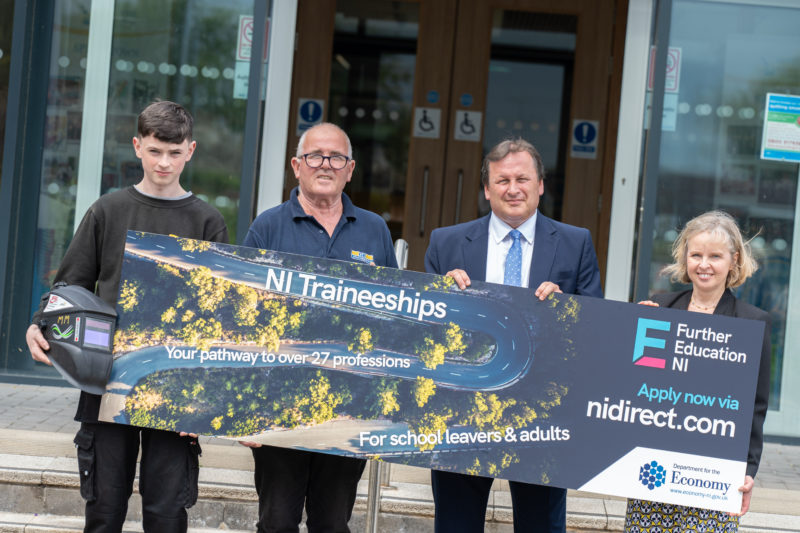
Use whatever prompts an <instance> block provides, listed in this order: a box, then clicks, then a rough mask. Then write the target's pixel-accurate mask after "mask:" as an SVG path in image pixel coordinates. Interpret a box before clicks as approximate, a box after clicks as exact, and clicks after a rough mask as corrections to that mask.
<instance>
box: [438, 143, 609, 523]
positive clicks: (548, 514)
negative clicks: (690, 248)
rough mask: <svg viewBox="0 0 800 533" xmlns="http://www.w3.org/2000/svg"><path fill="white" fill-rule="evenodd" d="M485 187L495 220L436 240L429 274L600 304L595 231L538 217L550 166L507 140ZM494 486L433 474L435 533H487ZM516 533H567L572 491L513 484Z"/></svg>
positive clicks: (491, 161) (494, 154)
mask: <svg viewBox="0 0 800 533" xmlns="http://www.w3.org/2000/svg"><path fill="white" fill-rule="evenodd" d="M481 180H482V182H483V190H484V194H485V195H486V199H487V200H488V201H489V204H490V205H491V208H492V212H491V214H489V215H487V216H485V217H483V218H480V219H478V220H474V221H472V222H467V223H464V224H458V225H456V226H450V227H447V228H439V229H436V230H434V231H433V233H431V243H430V246H429V247H428V251H427V252H426V254H425V269H426V270H427V271H428V272H432V273H436V274H446V275H448V276H451V277H452V278H453V279H454V280H455V281H456V283H457V284H458V286H459V287H460V288H462V289H463V288H465V287H466V286H468V285H469V284H470V280H471V279H476V280H481V281H488V282H492V283H503V284H506V285H518V286H522V287H529V288H531V289H533V288H535V295H536V297H537V298H539V299H540V300H544V299H545V298H547V297H548V296H549V295H550V294H551V293H553V292H566V293H570V294H581V295H586V296H595V297H598V298H599V297H602V289H601V287H600V271H599V269H598V266H597V256H596V255H595V252H594V247H593V246H592V238H591V235H590V234H589V231H588V230H586V229H584V228H577V227H575V226H569V225H567V224H562V223H560V222H556V221H554V220H551V219H549V218H547V217H545V216H544V215H542V214H541V213H537V207H538V206H539V197H540V196H541V195H542V193H543V192H544V183H543V180H544V164H543V162H542V158H541V156H540V155H539V152H538V151H537V150H536V148H534V147H533V145H532V144H530V143H529V142H527V141H525V140H523V139H513V140H506V141H503V142H501V143H500V144H498V145H496V146H495V147H494V148H492V150H491V151H489V153H488V154H486V157H485V158H484V161H483V167H482V168H481ZM492 481H493V479H492V478H488V477H480V476H469V475H465V474H456V473H453V472H443V471H439V470H433V471H431V485H432V488H433V498H434V502H435V505H436V517H435V529H436V532H437V533H449V532H453V533H456V532H457V533H478V532H482V531H483V527H484V520H485V515H486V504H487V502H488V498H489V491H490V489H491V486H492ZM510 486H511V501H512V504H513V509H514V531H515V533H521V532H526V533H529V532H563V531H565V530H566V502H567V491H566V490H564V489H559V488H552V487H546V486H539V485H532V484H528V483H520V482H513V481H512V482H510Z"/></svg>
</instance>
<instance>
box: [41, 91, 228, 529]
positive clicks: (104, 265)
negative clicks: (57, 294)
mask: <svg viewBox="0 0 800 533" xmlns="http://www.w3.org/2000/svg"><path fill="white" fill-rule="evenodd" d="M195 147H196V143H195V141H193V140H192V117H191V115H190V114H189V113H188V112H187V111H186V110H185V109H184V108H183V107H181V106H180V105H178V104H175V103H173V102H166V101H161V102H155V103H153V104H150V105H149V106H148V107H147V108H145V109H144V111H142V113H141V114H140V115H139V123H138V133H137V136H136V137H134V138H133V149H134V151H135V152H136V157H138V158H139V159H141V161H142V170H143V177H142V180H141V181H140V182H139V183H137V184H136V185H133V186H130V187H127V188H125V189H121V190H118V191H115V192H112V193H109V194H106V195H104V196H102V197H100V199H98V200H97V201H96V202H95V203H94V204H92V206H91V207H90V208H89V210H88V211H87V212H86V215H85V216H84V217H83V220H82V221H81V223H80V226H78V229H77V231H76V232H75V236H74V237H73V239H72V242H71V243H70V245H69V249H67V252H66V254H65V255H64V259H63V260H62V262H61V265H60V267H59V269H58V272H57V273H56V277H55V279H54V283H55V282H65V283H67V284H70V285H80V286H82V287H84V288H86V289H88V290H91V291H95V293H96V294H97V295H98V296H99V297H100V298H102V299H103V300H105V301H106V302H108V303H109V304H110V305H112V306H114V305H116V302H117V294H118V291H119V282H120V274H121V269H122V260H123V251H124V248H125V238H126V233H127V231H128V230H137V231H147V232H151V233H161V234H173V235H178V236H180V237H186V238H190V239H201V240H206V241H214V242H227V241H228V230H227V228H226V226H225V220H224V219H223V218H222V215H221V214H220V213H219V211H217V210H216V209H214V208H213V207H211V206H210V205H208V204H206V203H205V202H203V201H202V200H200V199H199V198H198V197H197V196H195V195H193V194H192V193H191V192H187V191H185V190H184V189H183V187H181V184H180V176H181V172H183V168H184V166H185V165H186V163H187V162H188V161H189V160H190V159H191V158H192V155H193V154H194V150H195ZM45 301H46V299H45V300H44V301H43V304H44V303H45ZM41 310H42V307H40V308H39V311H37V313H36V314H35V315H34V317H33V324H31V326H29V327H28V331H27V333H26V340H27V343H28V348H29V349H30V352H31V356H32V357H33V359H34V360H36V361H39V362H42V363H46V364H51V363H50V360H49V358H48V357H47V353H46V351H47V350H48V349H49V345H48V343H47V341H46V340H45V339H44V336H43V335H42V332H41V330H40V328H39V326H38V321H39V316H40V313H41ZM100 399H101V397H100V396H97V395H93V394H88V393H86V392H81V397H80V400H79V402H78V409H77V413H76V414H75V420H77V421H79V422H80V423H81V428H80V430H79V431H78V434H77V435H76V436H75V444H76V446H77V448H78V467H79V471H80V480H81V496H83V497H84V499H85V500H86V510H85V513H86V524H85V528H84V531H85V532H87V533H88V532H103V533H108V532H115V531H121V530H122V524H123V522H124V521H125V515H126V513H127V510H128V499H129V498H130V495H131V493H132V491H133V480H134V476H135V475H136V457H137V455H138V453H139V442H140V437H141V447H142V459H141V465H140V472H139V493H140V494H141V496H142V521H143V527H144V531H145V532H148V533H149V532H154V533H155V532H158V533H165V532H185V531H186V529H187V515H186V508H188V507H191V506H192V505H194V503H195V501H196V500H197V473H198V462H197V457H198V455H199V453H200V446H199V445H198V443H197V438H196V437H192V436H188V435H185V434H178V433H175V432H171V431H161V430H155V429H143V428H137V427H133V426H125V425H121V424H120V425H118V424H107V423H103V422H98V419H97V416H98V411H99V409H100Z"/></svg>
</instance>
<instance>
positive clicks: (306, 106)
mask: <svg viewBox="0 0 800 533" xmlns="http://www.w3.org/2000/svg"><path fill="white" fill-rule="evenodd" d="M300 118H302V119H303V121H304V122H317V121H319V119H321V118H322V106H321V105H320V104H319V103H318V102H316V101H314V100H306V101H305V102H304V103H303V105H301V106H300Z"/></svg>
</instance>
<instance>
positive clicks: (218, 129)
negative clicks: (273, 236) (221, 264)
mask: <svg viewBox="0 0 800 533" xmlns="http://www.w3.org/2000/svg"><path fill="white" fill-rule="evenodd" d="M148 6H149V4H147V3H142V2H141V1H139V0H117V2H116V6H115V12H114V35H113V45H112V49H111V72H110V79H109V91H108V119H107V122H106V142H105V150H104V153H103V179H102V190H101V193H106V192H109V191H112V190H115V189H118V188H122V187H126V186H128V185H132V184H134V183H138V182H139V180H141V177H142V167H141V164H140V162H139V160H138V159H137V158H136V155H135V154H134V152H133V148H132V147H131V138H132V137H133V136H134V135H136V118H137V116H138V115H139V112H140V111H141V110H142V109H143V108H144V107H145V106H147V105H148V104H149V103H150V102H152V101H153V100H155V99H161V100H172V101H175V102H178V103H179V104H181V105H183V106H185V107H186V108H187V109H188V110H189V112H191V113H192V115H193V116H194V139H195V140H196V141H197V149H196V151H195V154H194V156H193V157H192V161H191V162H190V163H189V164H188V165H186V168H185V170H184V171H183V175H182V176H181V185H183V187H184V189H186V190H191V191H192V192H194V193H195V194H197V195H198V196H199V197H200V198H202V199H203V200H206V201H207V202H209V203H211V204H212V205H213V206H215V207H216V208H217V209H219V210H220V212H221V213H222V214H223V216H224V217H225V221H226V223H227V225H228V233H229V235H230V237H231V241H232V242H235V240H236V218H237V212H238V202H239V185H240V181H241V178H240V176H241V163H242V149H243V144H244V141H243V138H244V123H245V109H246V104H247V100H246V99H245V98H243V97H241V96H246V94H245V95H240V97H236V96H234V92H235V87H234V77H235V76H234V75H235V73H236V69H237V36H238V30H239V17H240V16H243V15H244V16H252V14H253V0H232V1H228V2H216V1H212V0H190V1H186V0H164V1H162V2H160V3H159V8H158V9H152V8H151V7H148ZM241 63H244V62H241ZM245 68H246V67H245Z"/></svg>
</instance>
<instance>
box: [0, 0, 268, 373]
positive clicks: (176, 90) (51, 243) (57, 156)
mask: <svg viewBox="0 0 800 533" xmlns="http://www.w3.org/2000/svg"><path fill="white" fill-rule="evenodd" d="M4 2H5V0H0V5H4ZM114 9H115V11H114V30H113V38H112V39H113V40H112V52H111V64H110V77H109V87H108V114H107V122H106V129H105V146H104V153H103V175H102V182H101V190H100V191H99V192H100V194H105V193H107V192H110V191H112V190H115V189H118V188H122V187H126V186H128V185H131V184H134V183H137V182H138V181H139V180H140V179H141V176H142V174H141V164H140V162H139V160H138V159H137V158H136V156H135V154H134V151H133V147H132V146H131V139H132V138H133V136H134V135H136V119H137V117H138V114H139V112H140V111H141V110H142V109H143V108H144V107H145V106H146V105H147V104H149V103H150V102H152V101H153V100H155V99H162V100H174V101H176V102H179V103H181V104H182V105H184V106H185V107H186V108H187V109H189V111H190V112H191V113H192V114H193V115H194V119H195V124H194V138H195V140H196V141H197V145H198V148H197V151H196V152H195V156H194V157H193V158H192V161H191V163H190V164H189V165H187V166H186V169H185V170H184V173H183V175H182V176H181V184H182V185H183V187H184V188H185V189H187V190H191V191H192V192H194V193H195V194H197V195H198V196H199V197H201V198H202V199H204V200H206V201H208V202H209V203H211V204H212V205H214V206H215V207H217V208H218V209H219V210H220V211H221V212H222V214H223V216H225V220H226V222H227V225H228V232H229V234H230V236H231V239H235V238H236V235H235V232H236V218H237V209H238V201H239V185H240V175H241V159H242V150H243V135H244V122H245V108H246V81H247V76H246V74H247V68H246V66H245V69H244V82H245V83H244V91H242V86H241V85H242V84H241V81H242V77H241V76H240V80H239V84H238V85H237V82H236V81H235V80H234V78H235V77H236V76H235V74H236V72H237V67H238V70H239V71H240V72H241V70H242V68H241V63H245V64H247V63H248V62H247V61H242V58H241V57H238V55H240V52H241V50H240V49H237V46H238V45H239V44H240V43H238V41H237V37H238V35H239V24H240V19H241V17H243V16H245V17H247V16H250V17H252V14H253V0H230V1H228V2H224V3H221V2H216V1H212V0H188V1H187V0H163V1H162V2H161V3H160V4H159V9H152V6H151V5H150V4H147V3H142V2H139V1H137V0H117V1H116V3H115V8H114ZM6 11H8V10H6ZM90 13H91V0H56V1H55V6H54V32H53V40H52V48H51V60H50V66H49V72H50V80H49V89H48V96H47V114H46V121H47V122H46V125H45V138H44V143H43V145H44V146H43V147H44V150H43V155H42V175H41V177H40V179H41V188H40V191H41V192H40V198H39V211H38V213H39V219H38V228H37V233H36V241H35V253H34V270H35V272H34V282H33V286H32V288H31V308H33V307H35V306H37V305H38V303H39V298H40V296H41V294H42V293H44V292H45V291H47V290H48V288H49V286H50V284H51V283H52V281H53V277H54V276H55V274H56V271H57V269H58V266H59V264H60V263H61V259H62V257H63V255H64V252H65V251H66V248H67V246H68V245H69V242H70V240H71V238H72V232H73V227H74V217H75V201H76V193H77V180H78V162H79V150H80V142H81V125H82V120H83V98H84V91H85V82H86V57H87V51H88V36H89V20H90ZM4 23H5V21H4ZM9 33H10V32H9ZM4 52H5V49H4ZM2 61H3V58H0V62H2ZM243 92H244V94H242V93H243ZM30 312H31V313H32V312H33V311H32V309H31V310H30ZM33 366H34V364H33V362H32V360H31V358H30V356H28V354H27V353H21V354H19V356H14V357H12V358H11V361H10V362H9V368H22V369H29V368H31V367H33ZM36 366H37V368H36V371H37V372H40V373H44V372H49V371H50V369H49V368H44V366H43V365H38V364H37V365H36Z"/></svg>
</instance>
